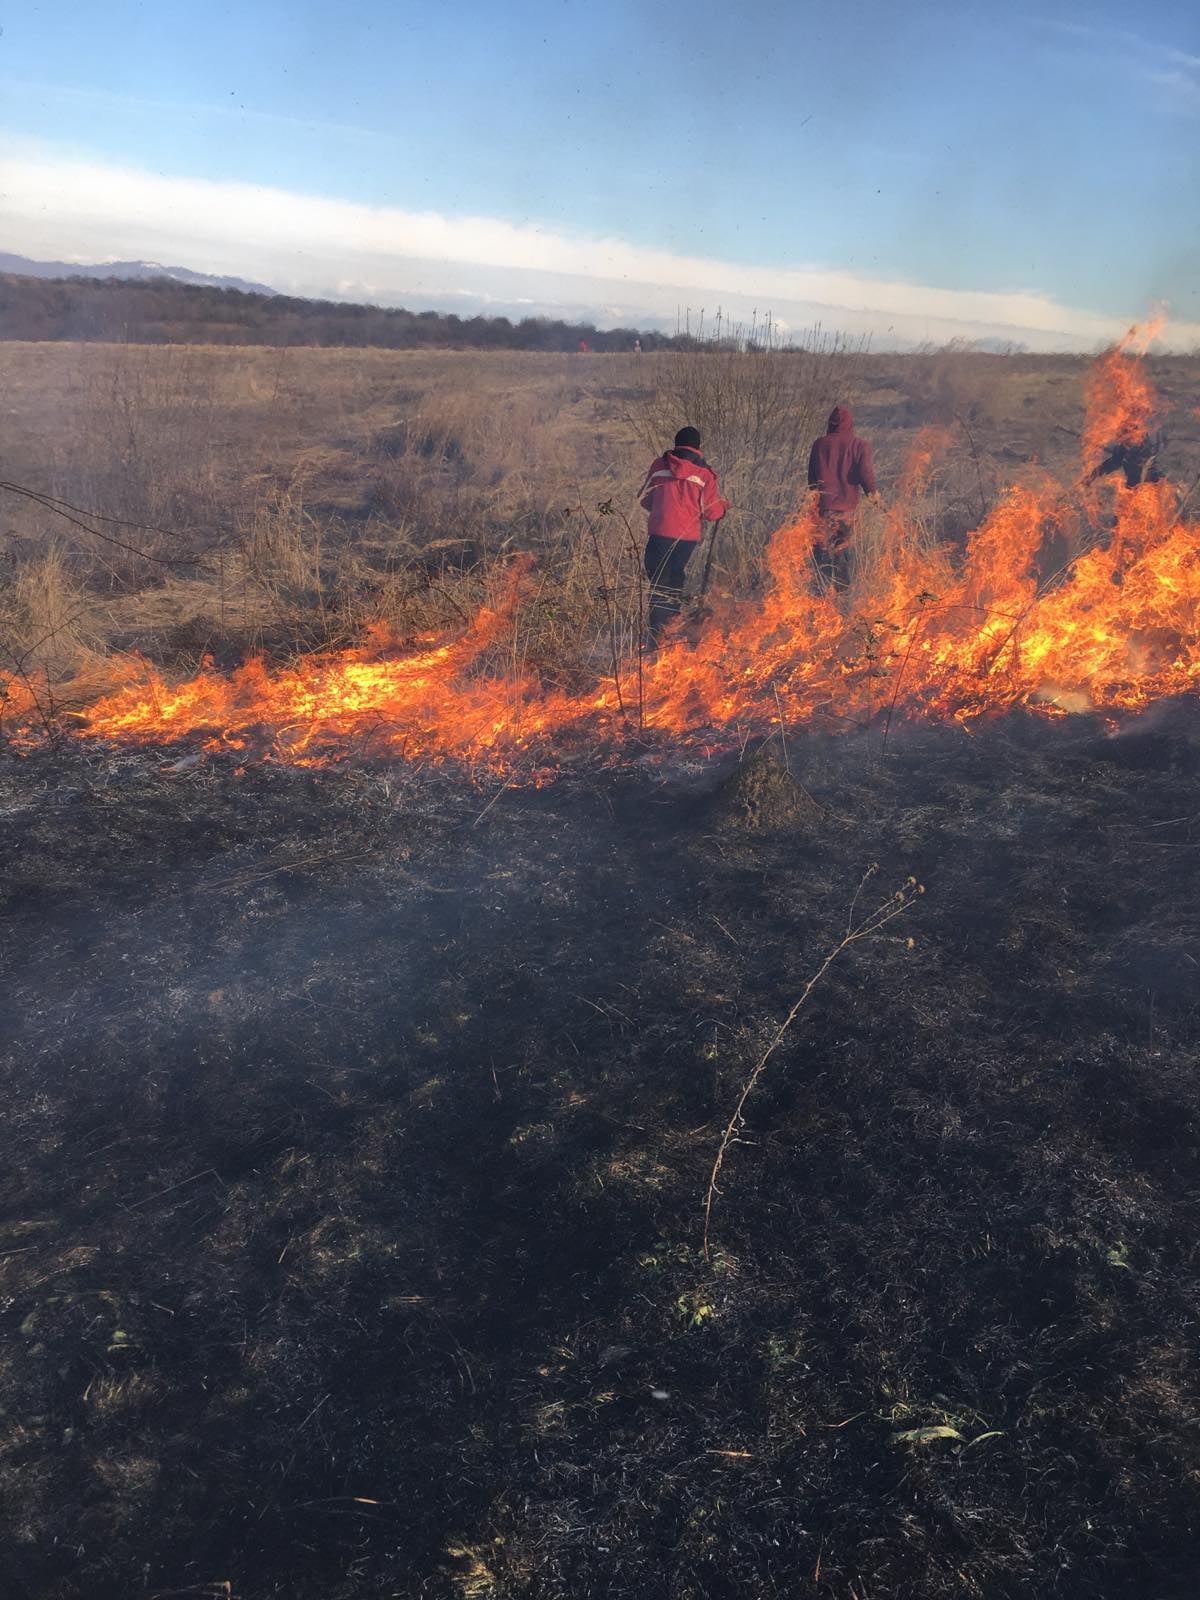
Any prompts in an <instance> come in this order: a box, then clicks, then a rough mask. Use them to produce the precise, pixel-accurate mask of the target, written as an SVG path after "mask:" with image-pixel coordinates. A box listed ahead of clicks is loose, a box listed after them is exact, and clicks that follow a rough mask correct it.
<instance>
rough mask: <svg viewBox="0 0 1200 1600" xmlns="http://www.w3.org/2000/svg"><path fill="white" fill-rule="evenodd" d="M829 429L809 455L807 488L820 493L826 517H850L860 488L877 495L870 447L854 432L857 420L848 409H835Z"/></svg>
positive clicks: (821, 505) (830, 416)
mask: <svg viewBox="0 0 1200 1600" xmlns="http://www.w3.org/2000/svg"><path fill="white" fill-rule="evenodd" d="M828 428H829V431H828V433H826V434H824V435H823V437H822V438H820V439H818V440H817V441H816V443H815V444H814V445H813V447H812V450H811V452H810V454H809V457H808V486H809V488H810V489H819V490H820V491H821V502H820V509H821V515H822V516H823V517H829V516H834V517H837V516H843V517H844V516H849V515H850V513H851V512H852V511H853V510H854V509H855V507H856V506H857V505H858V491H859V490H860V489H862V490H863V491H864V492H865V493H866V494H874V493H875V464H874V462H873V461H872V460H871V446H870V445H869V444H868V443H867V441H866V440H865V439H860V438H859V437H858V435H857V434H856V433H855V431H854V418H853V416H852V415H851V414H850V412H849V411H848V410H847V409H846V407H845V406H834V408H833V410H832V411H831V412H830V413H829V423H828Z"/></svg>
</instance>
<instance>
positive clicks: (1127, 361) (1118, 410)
mask: <svg viewBox="0 0 1200 1600" xmlns="http://www.w3.org/2000/svg"><path fill="white" fill-rule="evenodd" d="M1165 323H1166V317H1165V316H1162V315H1161V314H1160V315H1158V316H1156V317H1152V318H1151V319H1150V320H1149V321H1147V322H1135V323H1134V325H1133V327H1132V328H1130V329H1129V331H1128V332H1127V333H1126V334H1125V335H1124V336H1123V337H1122V338H1121V339H1119V340H1118V341H1117V343H1116V344H1115V345H1114V346H1113V347H1112V349H1111V350H1106V351H1105V352H1104V354H1103V355H1102V356H1101V357H1100V359H1099V360H1098V361H1097V362H1096V363H1095V365H1094V366H1093V367H1092V370H1091V372H1090V374H1089V376H1088V384H1087V391H1086V396H1085V399H1086V405H1087V423H1086V425H1085V427H1084V431H1083V461H1082V467H1083V472H1084V473H1085V474H1087V473H1089V472H1090V471H1091V470H1092V469H1093V468H1094V467H1095V466H1096V465H1097V464H1098V463H1099V461H1100V460H1101V458H1102V457H1103V455H1104V453H1105V451H1106V450H1107V449H1108V448H1109V446H1110V445H1114V444H1140V443H1141V442H1142V440H1143V439H1144V438H1145V437H1146V435H1147V433H1148V432H1149V431H1150V423H1151V421H1152V420H1153V418H1154V415H1155V412H1156V411H1157V409H1158V401H1157V397H1156V396H1155V393H1154V387H1153V385H1152V384H1151V382H1150V379H1149V377H1148V376H1147V374H1146V369H1145V367H1144V366H1143V365H1142V360H1141V358H1142V357H1143V356H1144V355H1145V354H1146V351H1147V350H1148V349H1149V348H1150V346H1151V345H1152V344H1153V342H1154V340H1155V339H1156V338H1157V337H1158V335H1159V334H1160V333H1161V332H1162V330H1163V327H1164V326H1165Z"/></svg>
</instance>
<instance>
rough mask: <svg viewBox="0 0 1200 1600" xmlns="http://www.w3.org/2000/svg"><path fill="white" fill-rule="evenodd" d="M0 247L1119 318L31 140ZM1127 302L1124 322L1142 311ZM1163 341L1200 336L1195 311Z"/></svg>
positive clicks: (6, 159)
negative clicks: (190, 171) (151, 167)
mask: <svg viewBox="0 0 1200 1600" xmlns="http://www.w3.org/2000/svg"><path fill="white" fill-rule="evenodd" d="M0 203H2V204H3V209H4V213H5V239H6V247H7V248H8V249H10V250H14V251H19V252H21V253H23V254H25V255H32V256H51V257H54V258H57V259H67V260H76V261H84V260H96V259H97V258H99V259H102V260H103V259H116V258H129V257H140V258H149V259H152V260H157V261H164V262H167V263H170V264H172V265H174V264H180V265H186V266H189V267H194V268H196V269H198V270H200V271H207V272H218V273H234V274H238V275H240V276H245V277H253V278H257V279H262V280H265V281H266V282H268V283H272V284H274V285H275V286H277V287H280V288H287V289H291V290H293V291H294V292H297V293H308V294H314V293H315V294H320V293H336V292H338V289H339V288H340V289H341V290H342V291H343V292H345V291H346V289H347V288H348V287H349V286H350V285H353V284H358V285H374V286H375V290H374V293H373V294H372V296H371V297H372V298H376V299H387V300H391V301H393V302H394V301H396V300H397V299H399V298H402V297H404V296H408V303H410V304H414V305H416V306H419V305H420V304H421V302H422V299H424V300H425V301H426V302H427V303H432V302H434V301H441V300H444V299H445V298H446V297H447V296H448V295H451V294H465V295H467V296H470V297H472V298H474V299H476V300H478V301H479V302H480V303H487V302H502V303H505V304H511V305H520V306H524V307H527V308H532V307H536V308H537V309H539V310H541V309H545V310H546V311H548V312H550V313H552V314H553V313H556V312H557V311H558V310H559V309H561V308H564V307H570V308H572V309H573V310H576V311H580V310H584V309H586V308H588V307H591V308H593V310H594V311H595V313H596V314H597V315H601V316H602V315H603V312H604V309H605V308H608V307H612V308H615V307H618V306H619V307H620V308H621V317H620V320H621V321H624V322H626V323H631V322H642V323H650V322H662V321H664V320H666V321H671V320H673V318H674V315H675V313H676V311H677V309H681V308H683V307H690V308H691V311H692V316H693V320H694V318H695V316H696V314H697V312H698V311H699V309H700V308H701V307H705V308H707V314H708V317H709V319H710V320H711V317H712V315H713V313H714V312H715V311H716V309H717V307H718V306H721V307H722V308H723V310H724V312H725V315H726V318H727V319H729V318H733V319H740V318H744V319H746V320H749V316H750V314H751V310H752V309H753V308H758V310H759V311H760V313H761V311H762V310H763V309H764V308H767V307H769V308H770V309H771V310H772V312H773V313H774V314H775V316H776V318H777V319H781V320H783V321H785V322H786V323H787V324H789V325H790V326H792V327H803V326H805V325H806V324H807V323H810V322H812V321H813V320H817V319H819V320H822V321H823V322H824V323H825V325H826V326H835V327H840V328H843V329H846V330H847V331H852V332H870V333H873V334H876V335H882V336H887V337H891V338H896V339H905V340H923V339H929V340H935V341H942V340H946V339H950V338H954V337H966V338H978V337H985V336H986V337H993V338H994V337H1000V338H1010V339H1014V340H1020V341H1022V342H1024V343H1026V344H1028V345H1029V346H1031V347H1033V348H1038V349H1062V348H1087V347H1091V346H1093V345H1095V344H1096V343H1098V342H1100V341H1105V340H1108V339H1111V338H1112V337H1113V336H1114V334H1116V333H1119V332H1121V331H1122V324H1121V322H1120V321H1119V320H1117V319H1113V318H1111V317H1105V316H1100V315H1097V314H1095V313H1092V312H1089V311H1086V310H1080V309H1077V308H1073V307H1070V306H1065V305H1062V304H1060V303H1059V302H1057V301H1055V300H1054V299H1053V298H1051V297H1050V296H1048V295H1044V294H1040V293H1037V292H1036V291H1027V290H1014V291H1012V292H990V291H975V290H961V289H942V288H937V287H932V286H927V285H922V284H913V283H905V282H902V281H899V280H875V279H872V278H866V277H862V276H859V275H857V274H855V273H852V272H847V271H841V270H838V269H836V268H827V267H820V266H810V265H798V266H794V267H781V266H769V265H767V266H747V265H744V264H742V263H737V262H730V261H721V260H717V259H707V258H703V257H697V256H684V255H676V254H673V253H671V252H668V251H665V250H657V249H653V248H647V247H643V246H639V245H634V244H631V243H629V242H628V241H626V240H623V239H620V238H614V237H597V238H586V237H578V236H573V235H570V234H567V233H564V232H556V231H553V230H551V229H548V228H545V227H541V226H539V225H537V224H532V223H531V224H525V225H521V224H516V223H512V222H507V221H504V220H502V219H499V218H494V217H450V216H444V215H441V214H439V213H437V212H416V211H402V210H399V209H397V208H394V207H380V206H368V205H362V204H359V203H356V202H352V201H347V200H337V199H330V198H323V197H320V196H316V195H305V194H295V193H291V192H288V191H286V190H282V189H272V188H266V187H261V186H257V185H252V184H244V183H225V182H211V181H206V180H202V179H197V178H176V177H169V176H165V175H161V174H153V173H149V172H144V171H137V170H134V169H130V168H123V167H116V166H111V165H104V164H100V163H98V162H89V161H84V160H78V159H73V158H69V157H64V156H62V155H60V154H58V153H56V152H54V151H52V150H48V149H47V148H46V147H44V146H30V145H28V144H24V145H16V146H11V147H10V148H9V151H8V153H6V154H2V155H0ZM1141 309H1142V308H1141V307H1131V308H1130V320H1132V319H1133V317H1134V316H1135V315H1136V314H1137V313H1138V312H1139V311H1140V310H1141ZM1172 333H1173V342H1174V343H1176V344H1178V345H1182V346H1185V347H1191V346H1194V345H1195V344H1197V343H1200V325H1195V324H1192V325H1185V326H1182V327H1181V326H1178V325H1177V326H1176V327H1175V328H1174V329H1173V330H1172Z"/></svg>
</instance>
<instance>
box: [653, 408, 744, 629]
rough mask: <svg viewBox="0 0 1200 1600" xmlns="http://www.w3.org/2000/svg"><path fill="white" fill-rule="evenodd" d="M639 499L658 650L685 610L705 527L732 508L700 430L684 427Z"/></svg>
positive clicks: (654, 462) (660, 459)
mask: <svg viewBox="0 0 1200 1600" xmlns="http://www.w3.org/2000/svg"><path fill="white" fill-rule="evenodd" d="M638 500H639V502H640V504H641V506H642V509H643V510H644V511H646V512H648V513H649V517H650V522H649V527H648V529H647V539H646V555H645V566H646V576H647V577H648V578H649V580H650V642H651V645H652V647H657V645H658V641H659V639H660V638H661V636H662V634H663V631H664V629H666V628H667V627H669V626H670V624H671V623H672V622H674V620H675V619H676V617H678V615H679V613H680V610H681V609H682V606H683V580H684V574H685V572H686V570H687V564H688V562H689V561H690V559H691V557H692V553H693V551H694V550H695V549H696V547H697V545H698V544H699V543H700V535H701V532H702V531H703V524H704V523H706V522H719V521H720V520H721V518H722V517H723V516H724V515H725V513H726V512H727V511H728V510H729V506H728V503H727V502H726V501H725V500H724V499H722V497H721V487H720V484H719V483H718V482H717V475H716V473H715V472H714V471H713V469H712V468H711V467H710V466H709V464H708V462H707V461H705V459H704V457H703V455H702V454H701V453H700V433H699V430H698V429H696V428H680V430H679V432H678V433H677V434H676V435H675V443H674V444H673V445H672V447H671V448H670V449H669V450H665V451H664V452H663V454H662V455H661V456H659V457H657V459H656V460H654V461H652V462H651V463H650V468H649V471H648V472H647V473H646V481H645V482H644V483H643V484H642V487H641V489H640V490H639V491H638Z"/></svg>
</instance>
